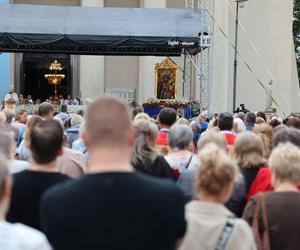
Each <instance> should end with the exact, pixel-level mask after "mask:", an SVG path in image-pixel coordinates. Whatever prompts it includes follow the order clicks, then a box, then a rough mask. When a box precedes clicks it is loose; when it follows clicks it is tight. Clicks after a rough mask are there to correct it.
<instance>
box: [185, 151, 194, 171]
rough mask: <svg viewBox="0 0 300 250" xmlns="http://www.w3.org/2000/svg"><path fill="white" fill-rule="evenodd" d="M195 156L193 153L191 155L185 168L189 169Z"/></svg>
mask: <svg viewBox="0 0 300 250" xmlns="http://www.w3.org/2000/svg"><path fill="white" fill-rule="evenodd" d="M193 156H194V155H193V154H191V157H190V159H189V161H188V163H187V164H186V166H185V169H188V167H189V165H190V164H191V161H192V159H193Z"/></svg>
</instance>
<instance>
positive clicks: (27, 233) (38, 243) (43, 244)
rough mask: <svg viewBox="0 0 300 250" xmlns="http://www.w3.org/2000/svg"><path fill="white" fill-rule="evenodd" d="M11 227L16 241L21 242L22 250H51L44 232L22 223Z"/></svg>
mask: <svg viewBox="0 0 300 250" xmlns="http://www.w3.org/2000/svg"><path fill="white" fill-rule="evenodd" d="M11 227H12V229H13V232H14V235H15V237H16V240H17V241H20V245H21V246H22V249H24V250H26V249H42V250H48V249H51V247H50V245H49V243H48V241H47V238H46V236H45V235H44V234H43V233H42V232H40V231H38V230H36V229H34V228H31V227H28V226H26V225H23V224H20V223H16V224H11Z"/></svg>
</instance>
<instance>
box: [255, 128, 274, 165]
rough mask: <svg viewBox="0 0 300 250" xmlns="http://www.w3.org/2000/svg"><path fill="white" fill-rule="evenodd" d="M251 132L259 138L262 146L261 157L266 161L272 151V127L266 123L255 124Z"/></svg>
mask: <svg viewBox="0 0 300 250" xmlns="http://www.w3.org/2000/svg"><path fill="white" fill-rule="evenodd" d="M253 132H254V134H256V135H258V136H259V137H260V139H261V141H262V145H263V156H264V158H265V159H268V158H269V156H270V154H271V151H272V137H273V129H272V127H271V126H270V125H269V124H267V123H261V124H256V125H255V126H254V128H253Z"/></svg>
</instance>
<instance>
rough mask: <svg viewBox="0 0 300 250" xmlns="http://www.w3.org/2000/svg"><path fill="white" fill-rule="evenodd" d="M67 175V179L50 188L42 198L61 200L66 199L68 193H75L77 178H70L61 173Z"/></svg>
mask: <svg viewBox="0 0 300 250" xmlns="http://www.w3.org/2000/svg"><path fill="white" fill-rule="evenodd" d="M61 175H62V176H63V177H65V181H63V182H60V183H58V184H56V185H54V186H52V187H50V188H49V189H47V190H46V192H45V193H44V194H43V198H42V200H52V199H55V200H59V199H64V197H67V196H68V193H70V194H71V193H73V190H74V189H75V188H76V183H75V182H77V181H76V180H73V179H71V178H69V177H68V176H66V175H64V174H61Z"/></svg>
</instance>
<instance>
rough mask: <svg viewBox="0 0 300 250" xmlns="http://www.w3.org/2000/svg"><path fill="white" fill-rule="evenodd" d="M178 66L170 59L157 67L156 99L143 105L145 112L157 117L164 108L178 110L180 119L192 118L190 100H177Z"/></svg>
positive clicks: (151, 99) (152, 98)
mask: <svg viewBox="0 0 300 250" xmlns="http://www.w3.org/2000/svg"><path fill="white" fill-rule="evenodd" d="M177 92H178V66H177V65H176V64H174V63H173V62H172V60H171V59H170V58H165V59H164V60H163V61H162V62H160V63H157V64H156V65H155V90H154V93H155V97H150V98H148V99H147V101H146V102H145V103H144V104H143V108H144V112H145V113H147V114H148V115H149V116H150V117H155V116H157V115H158V114H159V112H160V110H161V109H163V108H164V107H169V108H173V109H175V110H176V112H177V114H178V116H179V117H184V118H186V119H189V118H191V105H190V103H189V101H188V100H185V99H179V98H177Z"/></svg>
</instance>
